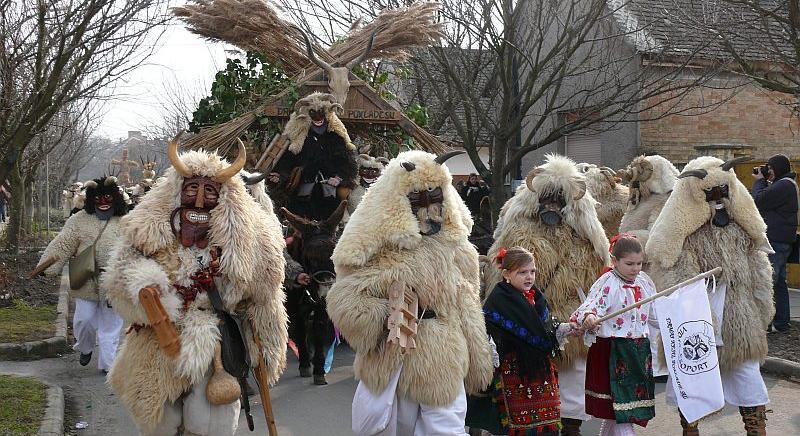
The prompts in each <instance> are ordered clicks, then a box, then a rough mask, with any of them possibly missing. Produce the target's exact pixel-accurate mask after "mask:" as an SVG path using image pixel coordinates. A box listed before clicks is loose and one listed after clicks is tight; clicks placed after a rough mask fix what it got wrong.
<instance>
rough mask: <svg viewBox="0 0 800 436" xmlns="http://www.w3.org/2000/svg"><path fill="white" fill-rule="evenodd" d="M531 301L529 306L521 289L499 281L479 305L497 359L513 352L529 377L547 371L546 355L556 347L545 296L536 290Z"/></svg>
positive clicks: (550, 353)
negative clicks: (495, 350)
mask: <svg viewBox="0 0 800 436" xmlns="http://www.w3.org/2000/svg"><path fill="white" fill-rule="evenodd" d="M534 302H535V305H533V306H532V305H531V304H530V303H529V302H528V299H527V298H525V296H524V295H523V294H522V292H520V291H518V290H516V289H514V287H513V286H511V285H510V284H508V283H505V282H500V283H498V284H497V285H496V286H495V287H494V290H492V293H491V294H489V297H488V298H487V299H486V302H485V303H484V305H483V316H484V318H485V319H486V328H487V330H488V331H489V334H490V335H491V336H492V338H493V339H494V341H495V344H497V352H498V354H499V355H500V358H501V359H502V358H503V357H504V356H505V355H506V354H508V353H510V352H516V354H517V364H518V365H519V373H520V375H523V376H525V375H527V376H528V377H531V378H533V377H536V376H538V375H541V374H543V373H544V372H545V371H547V372H549V370H550V366H549V365H550V364H549V358H550V357H553V356H554V355H555V354H556V353H557V351H558V348H559V346H558V340H557V339H556V335H555V328H556V326H557V323H556V321H555V320H554V319H553V317H552V316H551V315H550V309H549V307H548V305H547V298H545V296H544V294H543V293H542V292H540V291H539V290H538V289H537V290H536V296H535V297H534Z"/></svg>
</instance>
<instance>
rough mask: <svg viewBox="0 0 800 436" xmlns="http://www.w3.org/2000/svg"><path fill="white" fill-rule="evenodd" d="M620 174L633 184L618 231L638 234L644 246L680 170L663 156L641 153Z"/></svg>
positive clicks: (624, 180) (625, 180)
mask: <svg viewBox="0 0 800 436" xmlns="http://www.w3.org/2000/svg"><path fill="white" fill-rule="evenodd" d="M617 174H619V175H620V176H621V177H622V180H623V182H626V183H628V184H629V185H630V186H631V188H630V199H629V201H628V210H627V211H625V216H623V217H622V223H620V226H619V231H620V233H623V232H624V233H630V234H632V235H634V236H636V238H638V239H639V242H641V243H642V246H644V245H645V244H647V237H648V233H649V231H650V229H651V228H652V227H653V223H655V221H656V218H658V214H660V213H661V209H662V208H663V207H664V202H666V201H667V198H668V197H669V194H670V192H672V187H673V186H674V185H675V180H676V179H677V177H678V169H677V168H675V166H674V165H672V163H671V162H670V161H668V160H667V159H665V158H663V157H661V156H658V155H654V156H639V157H637V158H636V159H634V160H633V161H632V162H631V163H630V164H629V165H628V167H627V168H626V169H624V170H620V171H618V172H617Z"/></svg>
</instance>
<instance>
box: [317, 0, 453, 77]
mask: <svg viewBox="0 0 800 436" xmlns="http://www.w3.org/2000/svg"><path fill="white" fill-rule="evenodd" d="M439 6H440V5H439V3H435V2H418V3H414V4H413V5H411V6H409V7H407V8H397V9H384V10H383V11H381V13H380V14H379V15H378V16H377V17H376V18H375V19H374V20H372V22H370V23H369V24H367V25H366V26H364V27H361V28H355V29H352V30H351V32H350V34H349V35H348V37H347V38H346V39H345V40H343V41H342V42H340V43H337V44H334V45H333V46H332V47H331V48H330V53H331V55H332V56H333V57H334V58H336V59H338V60H339V63H340V64H341V65H344V64H346V63H347V62H350V61H351V60H353V59H355V58H357V57H358V56H360V55H361V54H362V53H363V52H364V48H365V47H366V44H367V41H369V38H370V36H371V35H372V34H373V33H375V42H374V43H373V46H372V51H371V52H370V54H369V56H368V59H373V58H382V59H398V60H405V59H406V58H408V52H407V51H406V50H407V49H409V48H412V47H424V46H428V45H431V44H436V43H438V42H439V40H440V39H441V36H442V24H441V23H437V22H436V14H437V13H438V12H439Z"/></svg>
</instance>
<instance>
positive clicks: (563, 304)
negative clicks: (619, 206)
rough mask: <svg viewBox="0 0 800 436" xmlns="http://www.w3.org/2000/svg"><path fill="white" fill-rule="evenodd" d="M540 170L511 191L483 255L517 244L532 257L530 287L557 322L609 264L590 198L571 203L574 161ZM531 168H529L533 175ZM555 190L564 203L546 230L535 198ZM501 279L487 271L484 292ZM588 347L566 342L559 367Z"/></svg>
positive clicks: (551, 161)
mask: <svg viewBox="0 0 800 436" xmlns="http://www.w3.org/2000/svg"><path fill="white" fill-rule="evenodd" d="M537 169H538V170H540V171H541V172H540V173H539V174H538V175H536V176H535V177H534V178H533V180H532V181H531V185H532V186H533V189H534V191H535V192H534V191H531V190H530V189H528V187H527V186H526V185H521V186H520V187H519V188H517V192H516V193H515V194H514V196H513V197H511V198H510V199H509V200H508V201H507V202H506V204H505V205H503V208H502V209H501V211H500V221H501V222H500V223H498V226H497V228H496V229H495V235H494V236H495V242H494V244H492V246H491V248H489V251H488V253H487V257H488V258H489V259H494V258H495V256H497V252H498V251H499V250H500V248H501V247H502V248H511V247H514V246H520V247H523V248H525V249H527V250H529V251H530V252H531V253H533V256H534V258H535V259H536V267H537V272H536V286H537V287H538V288H539V289H540V290H541V291H542V292H544V293H545V295H546V296H547V301H548V303H549V304H550V307H551V308H552V310H553V313H554V314H555V316H556V317H558V318H559V319H560V320H562V321H566V320H568V319H569V317H570V315H571V314H572V312H573V311H574V310H575V309H577V308H578V306H580V304H581V301H580V298H579V293H578V289H581V290H582V292H583V293H584V294H588V292H589V289H590V288H591V287H592V284H594V282H595V280H596V279H597V278H598V277H599V276H600V272H601V271H602V269H603V266H605V265H607V264H608V263H609V256H608V239H607V238H606V235H605V232H604V231H603V227H602V225H601V224H600V220H598V219H597V212H596V210H595V203H596V202H595V200H594V199H593V198H592V195H591V194H590V193H589V192H588V191H587V192H586V193H585V194H584V195H583V197H581V198H580V199H579V200H577V201H575V200H574V197H575V193H576V190H575V189H576V186H575V183H576V182H585V178H584V176H583V174H581V173H580V172H579V171H578V169H577V167H576V166H575V163H574V162H573V161H572V160H571V159H569V158H566V157H563V156H556V155H548V156H547V158H546V162H545V164H544V165H542V166H540V167H538V168H537ZM535 171H537V170H534V172H535ZM558 190H561V191H562V192H563V193H564V197H565V199H566V203H567V204H566V206H565V207H564V208H563V209H562V211H561V212H562V214H563V217H564V218H563V220H562V222H561V224H560V225H558V226H548V225H546V224H544V223H542V222H541V221H540V219H539V214H538V209H539V195H540V193H549V192H555V191H558ZM500 280H501V275H500V271H499V270H498V269H497V268H491V267H490V268H488V270H487V273H486V276H485V285H486V289H493V288H494V285H495V284H496V283H497V282H499V281H500ZM587 351H588V349H587V348H586V347H585V346H584V345H583V344H582V343H581V341H570V342H569V343H568V344H567V346H566V348H565V350H564V353H562V362H561V365H565V366H567V367H568V366H570V365H571V364H572V359H573V358H575V357H577V356H585V355H586V353H587Z"/></svg>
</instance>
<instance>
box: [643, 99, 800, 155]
mask: <svg viewBox="0 0 800 436" xmlns="http://www.w3.org/2000/svg"><path fill="white" fill-rule="evenodd" d="M730 95H731V91H716V90H711V91H710V90H708V89H703V90H699V89H698V90H695V91H692V93H691V94H690V95H689V96H688V97H687V98H686V100H685V104H686V105H687V106H684V107H691V106H690V105H696V106H702V105H705V106H709V105H710V103H719V102H723V101H724V100H725V99H726V98H730V100H728V101H726V102H724V103H722V104H721V105H720V106H719V107H718V108H716V109H714V110H713V111H711V112H709V113H705V114H703V113H699V112H701V111H694V112H695V114H692V115H671V116H667V117H665V118H662V119H659V120H656V121H643V122H641V124H640V144H641V150H640V152H641V153H650V152H654V153H658V154H661V155H663V156H664V157H666V158H667V159H669V160H671V161H673V162H675V163H686V162H687V161H689V160H691V159H693V158H695V157H697V156H698V155H699V153H698V151H697V150H695V149H694V146H696V145H705V144H719V143H734V144H744V145H749V146H752V147H753V149H752V153H753V157H754V158H755V159H757V160H766V159H767V158H768V157H769V156H772V155H774V154H776V153H783V154H786V155H787V156H789V157H790V158H792V159H793V160H795V159H798V158H800V117H798V116H797V115H792V113H791V110H790V108H789V107H787V106H785V105H782V104H780V101H781V100H783V101H786V100H787V96H786V95H783V94H779V93H771V92H768V91H765V90H763V89H761V88H759V87H756V86H754V85H746V86H744V87H741V88H740V89H739V91H738V92H737V93H736V94H735V95H733V97H730ZM649 103H651V102H648V104H649ZM658 111H659V109H654V110H651V111H650V113H646V114H644V116H643V118H644V117H647V116H648V115H654V114H655V113H656V112H658Z"/></svg>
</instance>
